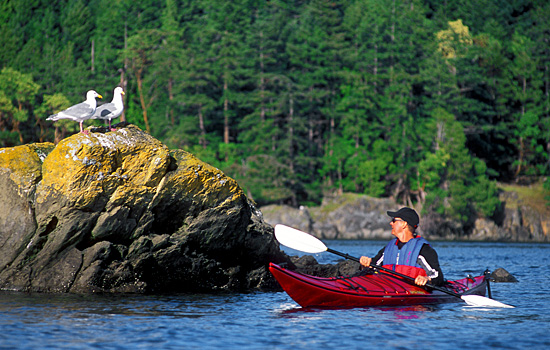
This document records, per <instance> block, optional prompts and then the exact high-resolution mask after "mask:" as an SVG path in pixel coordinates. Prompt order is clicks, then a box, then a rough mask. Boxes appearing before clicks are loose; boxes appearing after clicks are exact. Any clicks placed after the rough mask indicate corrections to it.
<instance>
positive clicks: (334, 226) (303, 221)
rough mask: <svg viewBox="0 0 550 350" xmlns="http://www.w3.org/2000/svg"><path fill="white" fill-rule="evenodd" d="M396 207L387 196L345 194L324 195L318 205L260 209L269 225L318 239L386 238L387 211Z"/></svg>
mask: <svg viewBox="0 0 550 350" xmlns="http://www.w3.org/2000/svg"><path fill="white" fill-rule="evenodd" d="M397 207H398V205H397V204H396V203H395V201H393V200H391V199H387V198H372V197H368V196H362V195H355V194H344V195H342V196H339V197H326V198H325V199H324V200H323V203H322V205H321V206H320V207H311V208H306V207H300V208H299V209H295V208H292V207H289V206H280V205H269V206H264V207H262V208H261V211H262V213H263V214H264V218H265V220H266V221H267V222H269V223H270V224H272V225H275V224H278V223H280V224H285V225H288V226H292V227H294V228H297V229H299V230H302V231H305V232H309V233H311V234H314V235H315V236H316V237H318V238H321V239H388V238H390V237H391V233H390V232H391V228H390V225H389V218H388V215H387V214H386V212H387V211H388V210H392V209H395V208H397Z"/></svg>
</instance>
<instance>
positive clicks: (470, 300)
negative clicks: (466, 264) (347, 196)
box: [275, 224, 514, 308]
mask: <svg viewBox="0 0 550 350" xmlns="http://www.w3.org/2000/svg"><path fill="white" fill-rule="evenodd" d="M275 238H276V239H277V241H279V243H281V244H282V245H284V246H287V247H289V248H292V249H295V250H299V251H302V252H305V253H310V254H315V253H322V252H329V253H332V254H336V255H339V256H341V257H343V258H346V259H349V260H352V261H356V262H359V259H358V258H356V257H353V256H350V255H348V254H345V253H341V252H338V251H336V250H333V249H330V248H328V247H327V246H326V245H325V244H324V243H323V242H321V240H320V239H318V238H316V237H314V236H312V235H310V234H309V233H306V232H303V231H300V230H297V229H295V228H292V227H289V226H286V225H281V224H277V225H275ZM370 266H371V267H372V268H375V269H378V270H381V271H384V272H386V273H388V274H390V275H394V276H398V277H400V278H403V279H406V280H408V281H410V282H413V283H414V278H412V277H410V276H407V275H403V274H401V273H399V272H396V271H393V270H390V269H387V268H385V267H382V266H380V265H375V264H372V263H371V265H370ZM419 287H420V286H419ZM426 287H428V288H431V289H436V290H439V291H441V292H443V293H447V294H449V295H453V296H455V297H457V298H460V299H462V300H464V301H465V302H466V303H467V304H468V305H472V306H478V307H507V308H513V307H514V306H511V305H507V304H504V303H501V302H499V301H496V300H494V299H491V298H486V297H484V296H481V295H460V294H458V293H455V292H453V291H450V290H448V289H445V288H441V287H438V286H434V285H432V284H429V283H428V284H426Z"/></svg>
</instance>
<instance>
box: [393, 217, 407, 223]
mask: <svg viewBox="0 0 550 350" xmlns="http://www.w3.org/2000/svg"><path fill="white" fill-rule="evenodd" d="M397 221H405V220H401V219H397V218H393V219H391V223H392V224H393V223H395V222H397Z"/></svg>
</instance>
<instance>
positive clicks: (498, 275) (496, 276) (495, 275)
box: [491, 267, 518, 282]
mask: <svg viewBox="0 0 550 350" xmlns="http://www.w3.org/2000/svg"><path fill="white" fill-rule="evenodd" d="M491 280H492V281H494V282H517V281H518V280H517V279H516V278H515V277H514V276H512V274H511V273H510V272H508V271H506V270H505V269H503V268H502V267H500V268H498V269H496V270H495V271H493V272H492V273H491Z"/></svg>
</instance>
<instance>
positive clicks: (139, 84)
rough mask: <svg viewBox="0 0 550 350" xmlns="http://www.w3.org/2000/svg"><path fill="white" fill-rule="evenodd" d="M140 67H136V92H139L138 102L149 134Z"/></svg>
mask: <svg viewBox="0 0 550 350" xmlns="http://www.w3.org/2000/svg"><path fill="white" fill-rule="evenodd" d="M142 70H143V69H142V68H140V69H138V70H137V71H136V81H137V85H138V92H139V102H140V104H141V108H142V110H143V122H144V123H145V129H146V130H147V132H148V133H149V134H150V133H151V128H150V127H149V118H148V116H147V105H146V104H145V96H144V95H143V79H141V73H142Z"/></svg>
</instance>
